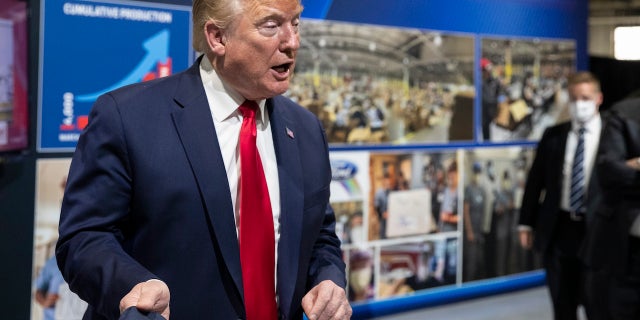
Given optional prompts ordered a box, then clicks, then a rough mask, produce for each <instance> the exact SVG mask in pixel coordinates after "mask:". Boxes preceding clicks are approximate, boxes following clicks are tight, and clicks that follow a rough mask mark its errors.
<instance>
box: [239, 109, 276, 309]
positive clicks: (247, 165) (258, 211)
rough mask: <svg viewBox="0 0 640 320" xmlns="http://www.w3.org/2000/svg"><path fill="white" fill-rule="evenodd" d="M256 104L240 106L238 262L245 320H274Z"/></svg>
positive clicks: (271, 240)
mask: <svg viewBox="0 0 640 320" xmlns="http://www.w3.org/2000/svg"><path fill="white" fill-rule="evenodd" d="M257 109H258V105H257V104H256V103H255V102H253V101H250V100H246V101H245V102H244V103H242V105H240V108H239V110H240V113H241V114H242V117H243V120H242V128H241V129H240V262H241V264H242V284H243V286H244V305H245V310H246V312H247V320H256V319H277V318H278V311H277V307H276V294H275V235H274V229H273V214H272V212H271V201H270V200H269V190H268V189H267V180H266V179H265V177H264V170H263V169H262V162H261V161H260V154H258V149H257V148H256V135H257V130H256V117H255V116H256V111H257Z"/></svg>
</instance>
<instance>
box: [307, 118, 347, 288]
mask: <svg viewBox="0 0 640 320" xmlns="http://www.w3.org/2000/svg"><path fill="white" fill-rule="evenodd" d="M317 125H318V127H319V130H320V131H321V132H322V137H323V140H324V146H323V148H324V150H325V157H326V164H327V168H325V169H324V170H326V172H327V173H326V177H327V180H326V184H327V188H328V187H329V184H330V183H331V166H330V165H329V152H328V143H327V138H326V135H325V132H324V130H323V129H322V126H321V125H320V122H317ZM327 195H328V193H327ZM325 205H326V209H325V214H324V218H323V221H322V227H321V228H320V234H319V235H318V238H317V240H316V242H315V244H314V245H313V253H312V255H311V261H310V265H309V281H307V283H308V285H309V287H308V288H307V290H309V289H311V288H313V287H315V286H316V285H317V284H319V283H320V282H322V281H324V280H331V281H333V282H334V283H336V284H337V285H338V286H340V287H342V288H346V286H347V281H346V276H345V263H344V261H343V260H342V251H341V250H340V239H338V236H337V235H336V231H335V227H336V218H335V213H334V211H333V208H331V205H330V204H329V197H328V196H327V199H326V200H325Z"/></svg>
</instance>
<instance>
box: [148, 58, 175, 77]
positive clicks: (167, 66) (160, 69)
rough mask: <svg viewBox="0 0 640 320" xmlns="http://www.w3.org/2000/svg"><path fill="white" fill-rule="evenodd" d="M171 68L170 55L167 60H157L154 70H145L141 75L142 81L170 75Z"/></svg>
mask: <svg viewBox="0 0 640 320" xmlns="http://www.w3.org/2000/svg"><path fill="white" fill-rule="evenodd" d="M171 68H172V63H171V57H169V58H167V62H165V63H162V62H160V61H158V65H157V66H156V71H155V72H147V74H145V75H144V77H142V81H143V82H145V81H149V80H153V79H156V78H163V77H166V76H170V75H171Z"/></svg>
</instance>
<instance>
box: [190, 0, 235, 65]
mask: <svg viewBox="0 0 640 320" xmlns="http://www.w3.org/2000/svg"><path fill="white" fill-rule="evenodd" d="M240 1H241V0H193V7H192V13H191V14H192V15H193V48H194V49H195V50H196V51H199V52H203V53H207V52H209V45H208V44H207V39H206V36H205V32H204V25H205V24H206V23H207V22H208V21H213V23H214V24H215V25H216V26H218V28H220V29H226V28H228V27H229V25H230V24H231V23H232V22H233V20H234V19H235V17H236V16H237V15H238V14H240V13H241V12H242V10H241V8H242V6H241V5H240Z"/></svg>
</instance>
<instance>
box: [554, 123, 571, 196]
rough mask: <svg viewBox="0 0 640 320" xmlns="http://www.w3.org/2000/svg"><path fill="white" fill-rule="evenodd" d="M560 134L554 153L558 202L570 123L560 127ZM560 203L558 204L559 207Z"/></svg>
mask: <svg viewBox="0 0 640 320" xmlns="http://www.w3.org/2000/svg"><path fill="white" fill-rule="evenodd" d="M560 132H561V134H560V135H558V145H557V146H558V150H559V152H556V153H555V154H556V156H557V159H556V161H555V163H557V164H558V166H557V167H556V172H555V176H556V177H559V178H558V179H557V180H558V191H559V192H558V195H559V196H558V200H560V196H561V194H562V180H563V177H564V174H563V171H564V157H565V154H566V152H567V150H566V149H567V138H568V137H569V132H571V122H568V123H565V124H564V125H563V127H562V131H560ZM559 204H560V203H558V205H559Z"/></svg>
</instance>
